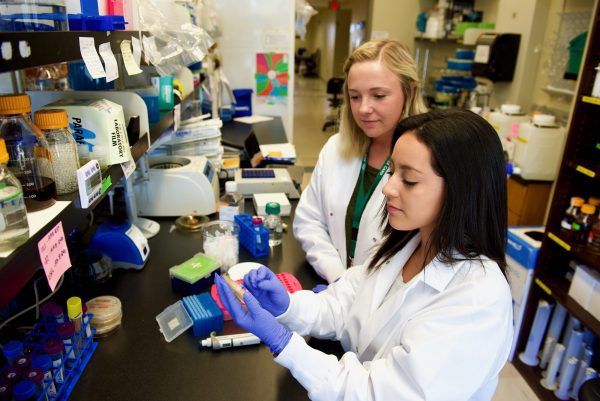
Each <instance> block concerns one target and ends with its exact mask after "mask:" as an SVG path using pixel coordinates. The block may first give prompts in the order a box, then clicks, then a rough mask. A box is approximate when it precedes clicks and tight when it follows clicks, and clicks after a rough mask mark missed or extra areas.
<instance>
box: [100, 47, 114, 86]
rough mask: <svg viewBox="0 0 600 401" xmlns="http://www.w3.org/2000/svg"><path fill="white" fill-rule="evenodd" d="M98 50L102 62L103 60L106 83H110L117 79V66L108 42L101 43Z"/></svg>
mask: <svg viewBox="0 0 600 401" xmlns="http://www.w3.org/2000/svg"><path fill="white" fill-rule="evenodd" d="M98 49H99V51H100V56H101V57H102V60H104V68H106V82H112V81H114V80H115V79H117V78H119V66H118V64H117V59H116V58H115V55H114V54H113V51H112V49H111V48H110V42H106V43H102V44H101V45H100V46H99V47H98Z"/></svg>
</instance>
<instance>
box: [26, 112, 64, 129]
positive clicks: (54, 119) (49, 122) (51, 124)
mask: <svg viewBox="0 0 600 401" xmlns="http://www.w3.org/2000/svg"><path fill="white" fill-rule="evenodd" d="M33 118H34V120H35V125H37V126H38V128H41V129H58V128H67V127H68V126H69V118H68V117H67V112H66V111H65V110H62V109H46V110H38V111H36V112H35V113H34V114H33Z"/></svg>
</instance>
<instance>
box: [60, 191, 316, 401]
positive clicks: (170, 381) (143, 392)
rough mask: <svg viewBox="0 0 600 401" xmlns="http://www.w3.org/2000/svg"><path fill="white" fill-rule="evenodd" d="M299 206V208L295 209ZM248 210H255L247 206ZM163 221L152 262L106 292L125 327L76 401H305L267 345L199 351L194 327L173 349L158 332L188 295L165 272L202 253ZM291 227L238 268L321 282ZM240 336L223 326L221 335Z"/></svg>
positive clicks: (94, 364)
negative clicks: (265, 252)
mask: <svg viewBox="0 0 600 401" xmlns="http://www.w3.org/2000/svg"><path fill="white" fill-rule="evenodd" d="M295 203H296V202H294V204H295ZM246 207H247V209H246V210H247V211H248V210H250V211H251V212H252V211H253V208H252V206H251V204H250V203H249V202H247V203H246ZM155 220H156V221H159V222H160V225H161V230H160V232H159V234H158V235H157V236H156V237H154V238H152V239H151V240H150V241H149V244H150V256H149V258H148V261H147V264H146V266H145V267H144V269H143V270H141V271H123V270H120V271H116V272H115V274H114V277H113V278H112V280H111V282H110V284H109V286H108V287H106V286H105V287H104V288H103V291H104V294H110V295H114V296H117V297H118V298H119V299H120V300H121V302H122V308H123V320H122V325H121V327H120V328H119V329H118V330H117V331H116V332H115V333H113V334H111V335H109V336H108V337H105V338H101V339H98V342H99V346H98V348H97V350H96V352H95V353H94V354H93V355H92V358H91V360H90V362H89V364H88V366H87V367H86V369H85V371H84V372H83V374H82V376H81V378H80V379H79V381H78V383H77V384H76V386H75V388H74V390H73V393H72V394H71V397H70V399H71V400H86V401H94V400H99V401H100V400H102V401H107V400H144V401H154V400H156V401H159V400H160V401H165V400H250V401H252V400H257V401H258V400H260V401H270V400H286V401H288V400H306V399H307V398H308V397H307V393H306V391H305V390H304V389H303V388H302V387H301V386H300V385H299V384H298V383H297V382H296V381H295V379H294V378H293V377H292V375H291V374H290V373H289V372H288V371H287V369H285V368H283V367H281V366H279V365H278V364H276V363H275V362H273V357H272V355H271V353H270V351H269V349H268V347H267V346H265V345H264V344H261V345H258V346H249V347H240V348H234V349H226V350H220V351H212V350H211V349H200V348H199V347H198V341H199V340H201V338H195V337H194V336H193V333H192V330H191V329H189V330H188V331H186V332H185V333H183V334H182V335H180V336H179V337H177V338H176V339H174V340H173V341H172V342H171V343H167V342H166V341H165V339H164V337H163V335H162V334H161V333H160V332H159V330H158V324H157V322H156V315H158V314H159V313H160V312H162V311H163V309H164V308H166V307H167V306H169V305H171V304H173V303H175V302H176V301H178V300H180V299H181V298H182V297H183V295H182V294H179V293H175V292H174V291H173V290H172V288H171V282H170V279H169V273H168V270H169V268H170V267H172V266H174V265H176V264H179V263H181V262H183V261H185V260H187V259H188V258H190V257H192V256H193V255H194V254H195V253H197V252H200V251H201V245H202V243H201V242H202V241H201V235H200V233H184V232H181V231H179V230H177V229H173V230H172V231H170V229H171V226H172V225H173V221H174V220H173V219H170V218H160V219H155ZM284 222H285V223H287V224H288V226H289V228H288V230H287V232H286V233H284V237H283V242H282V244H281V245H280V246H278V247H275V248H274V249H273V248H272V252H271V255H269V256H268V257H264V258H260V259H257V260H255V259H253V258H252V256H251V255H250V254H249V253H247V252H246V250H245V249H243V248H241V247H240V262H242V261H257V262H260V263H263V264H265V265H267V266H269V267H270V268H271V269H272V270H273V271H275V272H284V271H285V272H290V273H292V274H294V275H295V276H296V277H297V278H298V280H299V281H300V283H301V284H302V286H303V287H304V288H305V289H310V288H312V287H313V286H314V285H315V284H316V283H319V282H323V281H322V280H320V279H319V277H318V276H317V275H316V273H314V270H313V269H312V268H311V267H310V265H308V264H307V263H306V259H305V254H304V252H303V251H302V249H301V248H300V245H299V243H298V242H297V241H296V240H295V238H294V237H293V234H292V233H291V222H292V218H291V217H284ZM236 332H241V329H240V328H238V327H237V326H236V325H235V324H234V323H233V322H225V328H224V331H223V333H225V334H230V333H236ZM311 341H313V342H314V341H315V340H311Z"/></svg>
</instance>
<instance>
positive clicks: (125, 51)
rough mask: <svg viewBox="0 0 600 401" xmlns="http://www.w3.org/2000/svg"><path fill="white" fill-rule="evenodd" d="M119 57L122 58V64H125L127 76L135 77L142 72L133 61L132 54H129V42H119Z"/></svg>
mask: <svg viewBox="0 0 600 401" xmlns="http://www.w3.org/2000/svg"><path fill="white" fill-rule="evenodd" d="M121 56H123V64H125V69H126V70H127V73H128V74H129V75H136V74H139V73H141V72H142V70H141V69H140V67H139V66H138V65H137V64H136V62H135V60H134V59H133V54H131V41H129V40H124V41H122V42H121Z"/></svg>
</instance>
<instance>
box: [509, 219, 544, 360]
mask: <svg viewBox="0 0 600 401" xmlns="http://www.w3.org/2000/svg"><path fill="white" fill-rule="evenodd" d="M543 236H544V227H543V226H535V227H510V228H509V229H508V241H507V244H506V263H507V267H508V268H507V275H508V282H509V284H510V292H511V294H512V298H513V323H514V337H513V344H512V348H511V351H510V355H509V360H512V359H513V357H514V354H515V346H516V345H517V344H516V343H517V339H518V338H519V331H520V329H521V324H522V321H523V314H524V312H525V301H526V300H527V294H528V293H529V288H530V287H531V281H532V280H533V270H534V268H535V264H536V262H537V257H538V253H539V251H540V247H541V245H542V238H543Z"/></svg>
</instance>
